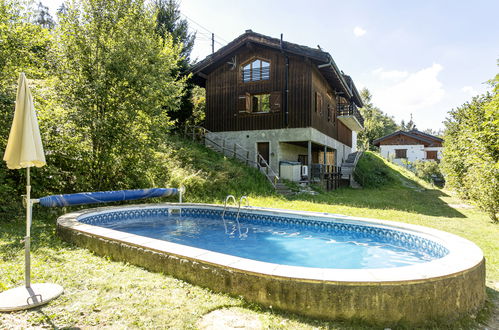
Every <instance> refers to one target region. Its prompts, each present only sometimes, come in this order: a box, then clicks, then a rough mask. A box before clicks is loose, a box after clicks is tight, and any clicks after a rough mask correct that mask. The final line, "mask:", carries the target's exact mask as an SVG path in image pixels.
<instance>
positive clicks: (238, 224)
mask: <svg viewBox="0 0 499 330" xmlns="http://www.w3.org/2000/svg"><path fill="white" fill-rule="evenodd" d="M243 200H246V207H248V206H249V200H248V197H247V196H241V198H239V205H238V207H237V215H236V222H237V229H238V230H239V237H242V236H243V235H242V234H241V224H240V223H239V213H240V212H241V202H242V201H243ZM247 233H248V228H246V233H244V234H245V235H246V234H247Z"/></svg>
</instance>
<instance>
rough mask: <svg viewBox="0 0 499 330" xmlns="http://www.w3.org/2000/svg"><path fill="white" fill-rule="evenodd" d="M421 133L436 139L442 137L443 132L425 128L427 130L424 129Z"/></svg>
mask: <svg viewBox="0 0 499 330" xmlns="http://www.w3.org/2000/svg"><path fill="white" fill-rule="evenodd" d="M423 133H426V134H430V135H433V136H436V137H439V138H441V137H443V136H444V131H443V130H442V129H438V130H437V129H435V130H434V129H431V128H427V129H424V130H423Z"/></svg>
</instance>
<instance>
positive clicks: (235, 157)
mask: <svg viewBox="0 0 499 330" xmlns="http://www.w3.org/2000/svg"><path fill="white" fill-rule="evenodd" d="M234 158H236V144H235V143H234Z"/></svg>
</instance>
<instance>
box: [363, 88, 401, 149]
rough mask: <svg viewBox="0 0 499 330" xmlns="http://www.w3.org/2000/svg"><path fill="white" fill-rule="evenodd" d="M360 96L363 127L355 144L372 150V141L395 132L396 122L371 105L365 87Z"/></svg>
mask: <svg viewBox="0 0 499 330" xmlns="http://www.w3.org/2000/svg"><path fill="white" fill-rule="evenodd" d="M360 97H361V98H362V102H363V103H364V107H362V108H360V109H359V110H360V113H361V114H362V117H363V118H364V129H363V130H362V131H360V132H359V133H358V135H357V146H358V147H359V148H361V149H365V150H373V149H374V145H373V141H374V140H376V139H378V138H380V137H382V136H385V135H387V134H390V133H393V132H395V131H396V130H397V124H396V123H395V121H394V119H393V117H390V116H388V115H386V114H385V113H383V112H382V111H381V110H380V109H379V108H377V107H376V106H374V105H373V103H372V95H371V93H370V92H369V90H368V89H367V88H364V89H362V90H361V91H360Z"/></svg>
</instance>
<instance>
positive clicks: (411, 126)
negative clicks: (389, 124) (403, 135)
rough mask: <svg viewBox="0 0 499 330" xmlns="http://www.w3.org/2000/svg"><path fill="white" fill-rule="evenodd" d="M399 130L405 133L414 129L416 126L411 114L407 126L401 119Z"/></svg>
mask: <svg viewBox="0 0 499 330" xmlns="http://www.w3.org/2000/svg"><path fill="white" fill-rule="evenodd" d="M400 129H401V130H402V131H406V132H408V131H412V130H414V129H416V124H415V123H414V120H413V119H412V113H411V118H410V119H409V121H408V122H407V124H406V123H405V122H404V120H403V119H402V121H401V122H400Z"/></svg>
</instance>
